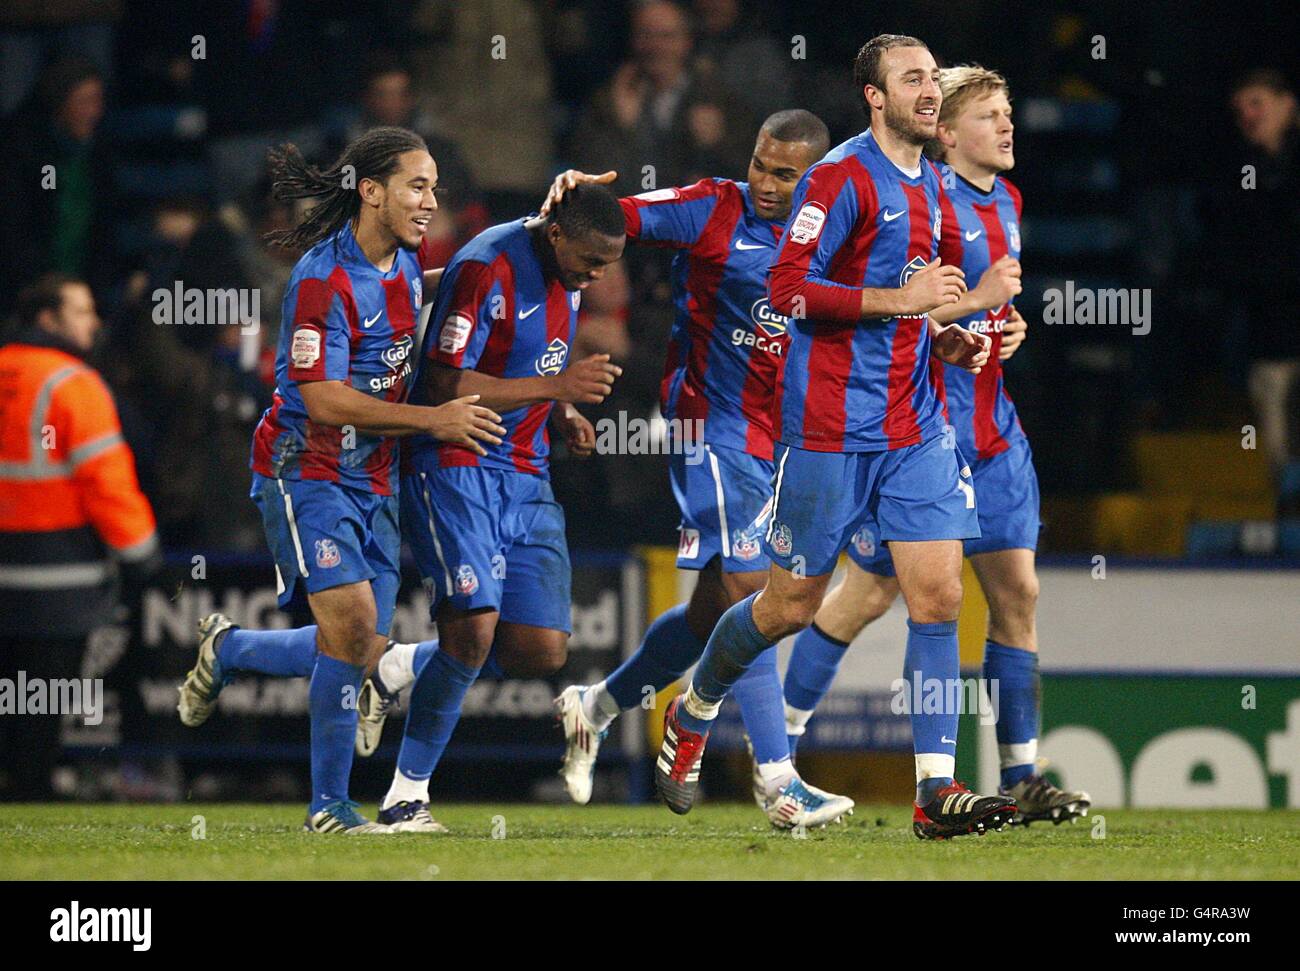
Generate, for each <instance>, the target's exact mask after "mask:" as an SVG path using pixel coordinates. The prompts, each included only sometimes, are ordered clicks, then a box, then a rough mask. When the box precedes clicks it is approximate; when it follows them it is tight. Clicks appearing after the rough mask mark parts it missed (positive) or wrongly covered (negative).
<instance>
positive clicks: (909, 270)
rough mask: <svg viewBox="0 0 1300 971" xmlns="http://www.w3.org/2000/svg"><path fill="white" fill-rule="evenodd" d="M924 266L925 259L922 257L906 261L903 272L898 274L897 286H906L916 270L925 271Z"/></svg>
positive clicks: (914, 257)
mask: <svg viewBox="0 0 1300 971" xmlns="http://www.w3.org/2000/svg"><path fill="white" fill-rule="evenodd" d="M925 266H926V259H925V257H924V256H913V257H912V258H911V260H909V261H908V264H907V266H905V267H903V272H902V273H900V274H898V285H899V286H900V287H905V286H907V281H908V280H910V279H912V274H913V273H915V272H916V271H917V270H923V269H925Z"/></svg>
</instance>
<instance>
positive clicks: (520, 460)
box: [402, 219, 580, 475]
mask: <svg viewBox="0 0 1300 971" xmlns="http://www.w3.org/2000/svg"><path fill="white" fill-rule="evenodd" d="M525 221H526V220H524V219H516V220H514V221H513V222H508V223H502V224H501V225H499V226H492V227H490V228H488V229H485V230H484V231H483V232H481V233H479V234H478V235H477V236H475V237H474V238H473V239H472V240H470V241H469V242H468V243H466V244H465V245H464V246H462V247H461V248H460V250H458V251H457V253H456V255H455V256H454V257H453V258H452V261H451V262H450V263H449V264H448V265H447V269H446V270H445V271H444V273H443V275H442V281H441V283H440V284H439V286H438V299H437V301H436V302H435V303H434V305H433V312H432V314H431V316H430V317H429V326H428V331H427V333H425V335H424V346H423V347H422V348H421V352H420V361H421V367H428V366H430V365H431V364H441V365H446V366H448V367H454V368H472V369H474V370H476V371H481V372H482V373H484V374H489V375H491V376H492V377H496V378H527V377H536V376H538V375H543V376H548V375H553V374H559V373H560V372H561V371H563V370H564V368H565V367H566V366H567V365H568V363H569V348H570V347H572V346H573V333H574V330H575V329H576V328H577V325H578V304H579V300H580V295H579V293H578V291H576V290H574V291H569V290H565V289H564V287H563V286H562V285H561V284H560V282H559V281H558V280H553V279H547V278H546V277H545V276H544V274H543V272H542V264H541V262H540V261H539V260H538V258H537V254H536V253H535V252H534V251H533V244H532V239H531V237H530V236H529V234H528V230H526V229H525V228H524V223H525ZM412 403H413V404H428V403H429V402H427V401H424V400H423V391H422V390H421V389H419V388H418V387H417V390H416V392H415V393H414V394H413V395H412ZM554 404H555V403H554V402H553V401H541V402H538V403H536V404H531V405H524V406H522V407H520V408H515V409H513V410H511V411H506V412H503V413H502V414H501V424H502V425H504V426H505V429H506V434H505V436H504V437H503V438H502V440H501V444H500V445H488V444H486V443H485V444H484V446H483V447H484V448H485V449H486V450H487V455H486V456H484V457H482V458H480V457H479V456H477V455H475V454H474V453H473V452H472V451H470V450H469V449H468V448H466V447H464V446H463V445H456V444H451V443H441V442H435V441H434V440H433V439H432V438H430V437H429V436H427V435H415V436H412V437H410V438H408V439H407V440H406V442H405V443H404V444H403V445H402V453H403V465H404V467H405V468H408V469H410V470H411V471H414V472H431V471H433V470H434V469H438V468H448V467H451V466H466V465H468V466H481V467H483V468H490V469H503V470H506V471H514V472H528V473H531V474H533V475H547V474H548V461H547V460H548V457H549V455H550V452H551V443H550V437H549V435H548V434H547V430H546V421H547V419H548V418H549V417H550V415H551V408H552V407H554Z"/></svg>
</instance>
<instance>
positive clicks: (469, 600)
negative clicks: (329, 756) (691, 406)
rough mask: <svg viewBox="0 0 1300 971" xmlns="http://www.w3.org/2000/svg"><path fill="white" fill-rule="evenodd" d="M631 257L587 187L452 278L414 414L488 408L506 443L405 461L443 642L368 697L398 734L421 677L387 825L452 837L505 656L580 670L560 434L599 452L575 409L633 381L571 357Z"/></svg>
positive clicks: (509, 664)
mask: <svg viewBox="0 0 1300 971" xmlns="http://www.w3.org/2000/svg"><path fill="white" fill-rule="evenodd" d="M623 244H624V234H623V211H622V209H621V208H619V205H618V200H617V199H616V198H615V197H614V195H613V193H612V192H610V191H609V190H608V189H606V188H605V187H603V186H584V187H581V188H580V189H577V190H575V191H573V192H572V193H570V194H569V196H568V197H567V198H566V199H565V200H564V202H563V203H562V204H561V205H559V206H557V207H555V208H554V209H553V210H552V211H551V213H550V214H549V215H547V216H545V217H541V216H537V217H532V218H527V219H517V220H514V221H513V222H509V223H503V224H501V225H499V226H493V227H491V228H490V229H487V230H485V231H484V232H482V233H480V234H479V235H478V236H476V237H475V238H474V239H473V240H471V241H470V242H469V243H468V244H466V245H465V246H464V247H462V248H461V250H460V251H459V252H457V254H456V256H455V257H454V258H453V259H452V261H451V263H450V264H449V265H448V266H447V268H446V270H445V272H444V273H443V275H442V279H441V283H440V285H439V288H438V297H437V300H436V302H435V304H434V309H433V314H432V316H431V318H430V323H429V330H428V332H427V333H426V335H425V338H424V347H423V350H422V352H421V375H420V377H419V378H418V379H417V380H418V387H417V389H416V391H415V393H414V400H417V401H429V400H434V401H444V400H449V399H452V398H454V397H455V396H457V395H463V394H469V393H472V394H477V395H479V396H480V399H479V400H480V401H481V402H482V403H483V404H484V405H485V406H488V407H491V408H493V409H495V410H496V411H499V412H500V413H501V423H502V424H503V425H504V426H505V429H506V431H505V434H504V435H503V436H502V438H503V440H502V441H501V442H500V443H498V444H494V445H492V446H490V447H489V448H488V449H487V451H486V453H485V454H476V453H475V452H473V451H470V450H468V449H465V448H463V447H460V446H458V445H439V444H437V443H436V442H434V441H433V440H431V439H429V438H426V437H423V436H420V437H416V438H412V439H410V440H409V441H408V442H407V443H406V445H405V446H404V454H403V470H404V472H403V477H402V528H403V531H404V533H405V535H406V538H407V541H408V542H409V543H410V546H411V550H412V552H413V553H414V555H415V560H416V564H417V566H418V567H419V570H420V575H421V576H422V577H423V578H424V580H425V583H426V586H427V587H428V589H429V591H430V593H431V596H432V604H431V607H430V611H431V616H432V617H433V618H434V619H435V621H436V622H437V625H438V635H439V640H438V647H437V649H436V650H433V651H432V653H431V655H430V656H428V657H427V659H426V658H421V657H419V656H418V655H419V652H417V659H416V660H415V662H414V663H413V664H412V665H410V666H409V667H408V668H407V669H406V672H407V678H402V679H398V678H390V677H388V676H387V675H386V674H385V673H384V671H383V670H382V669H381V670H380V671H377V672H376V674H375V675H373V676H372V677H371V678H370V681H369V683H368V687H370V686H373V691H372V692H371V693H370V695H369V697H370V698H371V699H372V700H374V704H373V705H370V706H369V707H370V708H372V709H373V717H372V718H371V722H372V723H373V724H376V725H378V726H379V727H382V719H383V714H384V712H385V711H386V710H387V708H388V707H389V705H390V704H391V701H392V699H393V698H394V697H395V696H396V694H397V693H398V692H399V691H401V689H402V688H404V687H405V686H406V684H407V683H409V679H410V678H411V677H413V678H414V687H413V688H412V690H411V697H410V701H409V711H408V713H407V718H406V728H405V733H404V735H403V738H402V747H401V750H400V753H399V755H398V762H397V771H396V772H395V773H394V777H393V784H392V787H391V788H390V789H389V791H388V794H387V795H386V796H385V797H384V800H383V803H382V806H381V810H380V813H379V820H380V821H381V822H383V823H388V824H392V825H394V826H399V827H401V828H403V829H407V830H415V831H423V832H442V831H445V828H444V827H443V826H442V825H441V824H439V823H437V822H436V821H435V820H434V819H433V818H432V816H431V815H430V814H429V806H428V803H429V778H430V776H431V775H432V774H433V772H434V769H435V768H436V767H437V764H438V760H439V759H440V758H441V756H442V752H443V750H444V749H445V748H446V745H447V741H448V739H449V738H450V737H451V733H452V731H453V729H454V728H455V726H456V722H457V721H458V720H459V717H460V706H461V701H462V700H463V699H464V697H465V692H466V691H467V690H468V688H469V686H470V685H471V684H473V682H474V680H475V679H476V678H477V677H478V676H479V673H480V670H481V669H482V668H483V667H484V664H485V662H486V661H487V660H488V656H489V653H491V655H492V656H493V660H494V662H495V664H496V665H497V666H499V668H500V669H501V671H502V672H503V673H505V674H509V675H513V676H524V677H540V676H545V675H548V674H552V673H554V672H555V671H557V670H559V668H560V667H562V666H563V664H564V661H565V657H566V655H567V651H568V638H569V632H570V593H569V583H570V569H569V553H568V548H567V545H566V543H565V536H564V511H563V510H562V509H561V508H560V506H559V504H558V503H557V502H556V501H555V498H554V496H553V495H552V493H551V486H550V479H549V465H548V463H549V454H550V439H549V436H548V432H547V424H548V422H552V423H554V425H555V427H556V430H557V431H558V432H559V433H560V434H562V435H563V436H564V439H565V441H566V442H567V443H568V445H569V447H570V449H571V450H572V451H573V452H574V453H575V454H577V455H579V456H583V455H589V454H590V453H591V452H592V450H593V449H594V447H595V441H596V436H595V431H594V429H593V428H592V426H591V423H590V422H589V421H587V419H585V418H583V417H582V415H581V414H579V413H578V411H577V409H576V408H574V407H573V405H574V404H575V403H592V404H594V403H598V402H600V401H602V400H604V398H605V396H606V395H608V394H609V391H610V388H611V386H612V385H613V382H614V379H615V378H616V377H617V376H618V375H619V374H621V373H622V370H621V369H620V368H619V367H618V366H617V365H614V364H611V363H610V362H609V355H607V354H593V355H591V356H590V357H587V358H584V359H583V360H581V361H579V362H577V363H576V364H574V365H572V366H569V361H568V354H569V348H570V347H571V346H572V344H573V333H574V329H575V327H576V326H577V320H578V305H579V299H580V298H579V291H581V290H584V289H586V287H587V286H589V285H590V284H591V283H592V282H594V281H596V280H598V279H600V278H601V277H602V276H603V275H604V273H605V268H606V267H607V266H608V265H609V264H611V263H613V262H615V261H616V260H618V259H620V258H621V257H622V255H623ZM557 404H558V405H559V407H558V408H557V407H556V405H557ZM373 737H374V738H375V739H376V741H377V737H378V736H377V732H376V733H375V734H374V736H373ZM360 743H361V739H359V744H360Z"/></svg>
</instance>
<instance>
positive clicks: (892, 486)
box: [764, 435, 980, 576]
mask: <svg viewBox="0 0 1300 971" xmlns="http://www.w3.org/2000/svg"><path fill="white" fill-rule="evenodd" d="M946 441H947V444H945V442H946ZM865 522H870V523H875V524H877V525H878V526H879V530H878V535H876V536H874V537H873V538H872V543H873V545H874V546H880V545H881V544H882V543H884V542H887V541H889V540H895V539H897V540H906V541H913V540H936V539H970V538H973V537H977V536H979V534H980V528H979V520H978V518H977V515H976V511H975V490H974V488H972V486H971V472H970V469H969V468H968V467H967V465H966V462H965V460H964V459H962V456H961V452H960V451H959V450H958V449H956V448H955V447H953V446H952V444H951V440H950V439H947V438H946V436H943V435H936V436H935V437H934V438H932V439H930V440H929V441H928V442H921V443H919V444H916V445H909V446H907V447H906V448H899V449H893V450H890V451H880V452H812V451H808V450H806V449H801V448H793V447H791V446H788V445H780V446H778V447H777V455H776V488H775V493H774V502H773V507H772V511H771V515H770V517H768V521H767V532H766V533H765V537H764V548H765V549H766V550H767V553H768V555H769V556H770V557H771V558H772V562H773V563H775V564H777V565H778V566H780V567H782V568H784V569H786V570H790V571H792V572H794V573H800V572H801V571H802V575H804V576H822V575H824V574H827V573H830V572H831V571H832V570H834V569H835V561H836V560H837V559H838V558H839V555H840V551H841V550H843V549H844V548H845V547H846V546H849V545H850V544H851V543H852V542H853V539H854V536H855V535H856V534H858V533H859V532H860V531H861V528H862V524H863V523H865Z"/></svg>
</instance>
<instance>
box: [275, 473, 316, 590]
mask: <svg viewBox="0 0 1300 971" xmlns="http://www.w3.org/2000/svg"><path fill="white" fill-rule="evenodd" d="M275 484H276V485H278V486H279V487H280V495H282V496H284V514H285V516H286V517H287V518H288V520H289V535H290V536H292V537H293V551H294V553H296V554H297V556H298V572H299V573H301V574H302V575H303V576H305V577H306V576H311V574H310V573H308V572H307V561H306V560H304V559H303V557H302V540H300V539H299V538H298V520H296V519H294V517H293V498H292V497H291V496H290V495H289V493H287V492H285V491H284V481H283V480H282V479H276V480H275Z"/></svg>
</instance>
